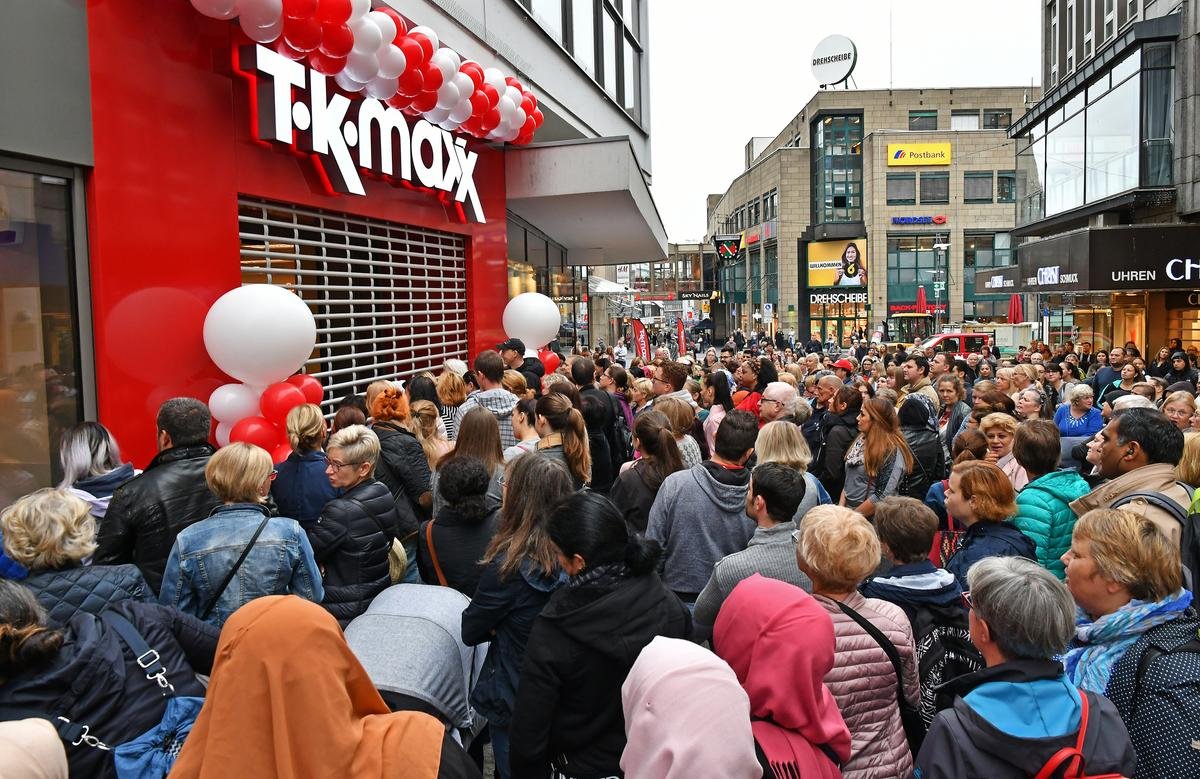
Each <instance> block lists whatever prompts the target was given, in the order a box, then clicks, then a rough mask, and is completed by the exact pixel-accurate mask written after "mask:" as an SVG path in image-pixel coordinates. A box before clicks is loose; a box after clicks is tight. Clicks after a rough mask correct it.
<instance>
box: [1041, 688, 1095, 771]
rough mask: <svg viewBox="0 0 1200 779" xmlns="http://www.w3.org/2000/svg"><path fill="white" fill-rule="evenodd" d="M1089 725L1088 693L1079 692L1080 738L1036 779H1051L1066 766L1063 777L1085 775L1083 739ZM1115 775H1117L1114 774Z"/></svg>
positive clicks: (1043, 767) (1064, 750)
mask: <svg viewBox="0 0 1200 779" xmlns="http://www.w3.org/2000/svg"><path fill="white" fill-rule="evenodd" d="M1087 725H1088V700H1087V693H1085V692H1084V691H1083V690H1080V691H1079V737H1078V738H1076V739H1075V746H1073V747H1063V748H1062V749H1060V750H1058V751H1057V752H1055V753H1054V755H1053V757H1051V758H1050V759H1049V760H1047V761H1046V764H1045V765H1043V766H1042V770H1040V771H1038V772H1037V775H1036V776H1035V777H1034V779H1050V777H1051V776H1054V774H1056V773H1057V772H1058V770H1059V769H1060V768H1062V767H1063V766H1066V770H1064V771H1063V774H1062V775H1063V777H1064V778H1065V779H1070V778H1071V777H1079V776H1082V775H1083V739H1084V736H1085V734H1086V733H1087ZM1114 775H1115V774H1114Z"/></svg>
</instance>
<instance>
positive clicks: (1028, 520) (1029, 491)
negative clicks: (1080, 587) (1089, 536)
mask: <svg viewBox="0 0 1200 779" xmlns="http://www.w3.org/2000/svg"><path fill="white" fill-rule="evenodd" d="M1090 491H1091V489H1090V488H1089V487H1088V483H1087V482H1086V481H1084V480H1083V477H1082V476H1080V475H1079V474H1078V473H1076V472H1075V471H1055V472H1054V473H1048V474H1046V475H1045V476H1041V477H1039V478H1037V479H1036V480H1034V481H1031V482H1029V484H1027V485H1025V489H1023V490H1021V491H1020V492H1019V493H1017V515H1016V516H1015V517H1013V522H1014V523H1015V524H1016V526H1017V527H1018V528H1019V529H1020V531H1021V532H1022V533H1024V534H1025V535H1027V536H1029V537H1030V538H1032V539H1033V542H1034V544H1036V545H1037V558H1038V562H1039V563H1041V565H1042V567H1043V568H1046V569H1047V570H1049V571H1050V572H1051V573H1053V574H1054V575H1055V576H1057V577H1058V578H1059V579H1063V578H1065V576H1066V571H1065V569H1064V567H1063V564H1062V561H1061V560H1059V558H1060V557H1062V556H1063V555H1064V554H1066V552H1067V550H1068V549H1070V548H1071V531H1072V530H1073V529H1074V527H1075V512H1073V511H1071V506H1070V503H1071V501H1073V500H1076V499H1078V498H1082V497H1083V496H1084V495H1086V494H1088V492H1090Z"/></svg>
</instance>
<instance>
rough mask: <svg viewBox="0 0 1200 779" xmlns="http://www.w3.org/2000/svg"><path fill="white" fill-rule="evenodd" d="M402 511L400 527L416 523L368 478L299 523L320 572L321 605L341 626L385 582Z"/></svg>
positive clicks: (362, 608)
mask: <svg viewBox="0 0 1200 779" xmlns="http://www.w3.org/2000/svg"><path fill="white" fill-rule="evenodd" d="M402 513H403V514H406V517H405V524H409V523H411V524H414V525H415V524H416V520H415V519H413V516H412V513H411V512H410V511H409V510H408V507H407V506H397V504H396V501H395V500H393V499H392V493H391V492H389V491H388V488H387V487H386V486H385V485H384V484H383V483H382V482H379V481H375V480H374V479H371V480H369V481H365V482H363V483H362V484H359V485H357V486H356V487H352V488H351V489H350V490H348V491H347V492H346V493H345V494H344V495H342V497H340V498H335V499H334V500H331V501H329V503H327V504H326V505H325V510H324V511H322V512H321V516H320V517H318V518H317V521H316V522H304V523H301V525H300V526H301V527H303V528H304V531H305V532H306V533H308V539H309V541H310V542H312V547H313V555H314V556H315V557H316V559H317V564H318V565H320V566H321V567H322V568H323V569H324V571H325V582H324V583H325V600H324V601H322V602H321V605H322V606H324V607H325V610H326V611H328V612H329V613H330V614H332V615H333V616H334V617H336V618H337V620H338V622H340V623H341V624H342V627H345V626H346V625H347V624H348V623H349V622H350V620H352V619H354V618H355V617H357V616H358V615H359V614H362V613H363V612H364V611H366V610H367V606H369V605H371V601H372V600H373V599H374V598H375V596H376V595H378V594H379V593H381V592H383V591H384V589H386V588H387V586H388V585H389V584H391V580H390V579H389V578H388V549H390V548H391V544H392V539H393V538H395V537H396V534H397V533H398V532H399V527H400V526H401V522H400V520H399V515H400V514H402ZM414 562H415V561H410V564H413V563H414Z"/></svg>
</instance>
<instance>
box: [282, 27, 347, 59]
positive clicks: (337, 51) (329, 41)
mask: <svg viewBox="0 0 1200 779" xmlns="http://www.w3.org/2000/svg"><path fill="white" fill-rule="evenodd" d="M285 32H286V28H285ZM352 49H354V33H353V32H352V31H351V30H350V28H349V27H348V26H346V25H344V24H326V25H324V26H322V27H321V53H322V54H326V55H328V56H330V57H341V58H345V57H348V56H350V52H351V50H352Z"/></svg>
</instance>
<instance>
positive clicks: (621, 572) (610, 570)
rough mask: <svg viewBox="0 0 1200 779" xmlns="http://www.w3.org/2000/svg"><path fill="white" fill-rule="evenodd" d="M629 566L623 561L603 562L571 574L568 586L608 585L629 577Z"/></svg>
mask: <svg viewBox="0 0 1200 779" xmlns="http://www.w3.org/2000/svg"><path fill="white" fill-rule="evenodd" d="M629 575H630V574H629V566H627V565H625V563H603V564H601V565H597V566H595V567H592V568H588V569H587V570H585V571H583V572H581V573H580V574H579V575H578V576H572V577H571V578H570V579H568V580H567V586H568V587H587V586H592V587H608V586H611V585H614V584H617V583H619V582H621V581H622V580H624V579H628V578H629Z"/></svg>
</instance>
